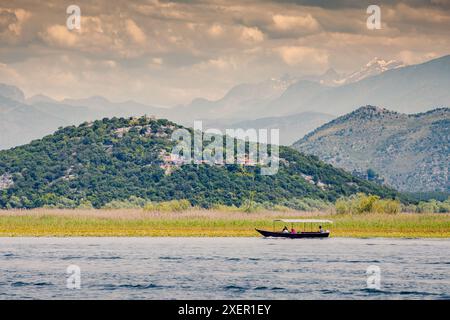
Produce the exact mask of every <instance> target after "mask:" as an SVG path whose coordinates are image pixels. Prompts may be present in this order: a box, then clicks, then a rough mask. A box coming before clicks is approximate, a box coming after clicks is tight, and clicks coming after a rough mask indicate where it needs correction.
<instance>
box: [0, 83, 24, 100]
mask: <svg viewBox="0 0 450 320" xmlns="http://www.w3.org/2000/svg"><path fill="white" fill-rule="evenodd" d="M0 96H2V97H5V98H8V99H12V100H15V101H18V102H21V103H23V102H24V101H25V94H24V93H23V91H22V90H20V89H19V88H17V87H16V86H11V85H7V84H4V83H0Z"/></svg>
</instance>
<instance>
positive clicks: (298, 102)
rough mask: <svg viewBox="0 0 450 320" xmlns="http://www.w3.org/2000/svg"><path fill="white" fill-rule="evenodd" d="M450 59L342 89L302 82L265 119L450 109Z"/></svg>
mask: <svg viewBox="0 0 450 320" xmlns="http://www.w3.org/2000/svg"><path fill="white" fill-rule="evenodd" d="M449 88H450V55H448V56H445V57H442V58H438V59H435V60H431V61H428V62H425V63H422V64H418V65H412V66H406V67H398V68H395V69H391V70H388V71H385V72H383V73H381V74H378V75H376V76H372V77H368V78H364V79H363V80H361V81H357V82H354V83H350V84H346V85H342V86H339V87H328V86H323V85H321V84H319V83H315V82H311V81H304V80H303V81H299V82H297V83H295V84H293V85H292V86H290V87H289V88H288V89H287V90H286V91H285V92H284V93H283V94H282V95H281V96H280V97H279V98H278V99H275V100H274V101H272V102H271V103H269V104H268V105H267V106H265V107H264V109H263V110H261V113H263V114H264V115H265V116H274V115H277V116H280V115H288V114H294V113H300V112H305V111H315V112H323V113H329V114H334V115H343V114H345V113H348V112H350V111H352V110H353V108H354V106H355V105H367V104H370V105H378V106H390V108H391V109H392V110H394V111H397V112H403V113H417V112H423V111H426V110H429V109H430V108H433V107H445V106H450V90H449Z"/></svg>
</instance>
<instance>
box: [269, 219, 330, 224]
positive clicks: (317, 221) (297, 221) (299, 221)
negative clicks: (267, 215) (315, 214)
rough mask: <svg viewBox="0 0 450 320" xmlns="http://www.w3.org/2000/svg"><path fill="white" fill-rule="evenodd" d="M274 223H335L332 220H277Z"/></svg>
mask: <svg viewBox="0 0 450 320" xmlns="http://www.w3.org/2000/svg"><path fill="white" fill-rule="evenodd" d="M273 221H274V222H276V221H279V222H286V223H333V221H331V220H320V219H276V220H273Z"/></svg>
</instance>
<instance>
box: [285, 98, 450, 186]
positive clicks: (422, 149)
mask: <svg viewBox="0 0 450 320" xmlns="http://www.w3.org/2000/svg"><path fill="white" fill-rule="evenodd" d="M293 147H294V148H295V149H297V150H299V151H301V152H304V153H307V154H313V155H316V156H318V157H319V158H320V159H321V160H323V161H326V162H327V163H330V164H332V165H334V166H336V167H340V168H344V169H345V170H348V171H350V172H352V171H355V172H356V173H357V174H363V175H364V174H366V173H367V171H368V170H369V171H372V172H375V173H377V174H379V175H380V178H381V180H384V181H383V182H384V183H386V184H387V185H390V186H392V187H394V188H396V189H397V190H401V191H412V192H423V191H443V192H450V182H449V167H450V165H449V164H450V109H449V108H440V109H435V110H431V111H428V112H425V113H418V114H403V113H398V112H394V111H389V110H387V109H384V108H378V107H373V106H366V107H362V108H359V109H357V110H356V111H353V112H351V113H349V114H347V115H345V116H342V117H339V118H337V119H335V120H333V121H331V122H329V123H327V124H325V125H323V126H321V127H319V128H317V129H316V130H314V131H313V132H311V133H309V134H307V135H306V136H305V137H303V138H302V139H301V140H299V141H297V142H296V143H294V145H293ZM372 175H373V173H372Z"/></svg>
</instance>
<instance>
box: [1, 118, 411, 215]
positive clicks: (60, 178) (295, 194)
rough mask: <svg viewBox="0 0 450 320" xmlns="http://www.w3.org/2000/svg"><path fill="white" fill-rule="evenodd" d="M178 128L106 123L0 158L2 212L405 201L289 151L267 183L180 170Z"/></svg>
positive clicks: (203, 168) (208, 169) (235, 174)
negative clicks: (119, 204) (365, 198)
mask: <svg viewBox="0 0 450 320" xmlns="http://www.w3.org/2000/svg"><path fill="white" fill-rule="evenodd" d="M177 128H180V127H179V126H178V125H176V124H174V123H172V122H169V121H167V120H155V119H151V118H147V117H141V118H129V119H123V118H114V119H109V120H108V119H103V120H99V121H95V122H90V123H83V124H82V125H80V126H78V127H75V126H69V127H66V128H61V129H60V130H58V131H57V132H56V133H55V134H52V135H49V136H47V137H45V138H43V139H41V140H36V141H33V142H32V143H31V144H28V145H25V146H21V147H17V148H13V149H10V150H4V151H0V181H2V183H1V184H0V190H1V191H2V192H0V207H1V208H11V207H12V208H34V207H42V206H56V207H66V208H73V207H76V206H78V205H80V204H82V203H86V202H90V203H91V204H92V205H93V206H95V207H102V206H103V205H105V204H106V203H108V202H110V201H113V200H124V199H128V198H130V197H131V196H136V197H140V198H144V199H147V200H151V201H165V200H172V199H188V200H189V201H190V202H191V203H192V204H194V205H199V206H202V207H210V206H212V205H215V204H225V205H236V206H240V205H242V204H243V203H244V202H245V201H247V200H248V199H250V198H253V199H254V201H256V202H258V203H263V202H270V203H271V204H284V205H287V206H294V207H295V203H296V199H297V200H299V199H301V198H304V197H308V198H311V199H316V200H323V201H334V200H336V199H337V198H338V197H340V196H345V195H350V194H354V193H357V192H365V193H372V194H377V195H380V196H382V197H400V198H402V197H403V196H402V195H401V194H398V193H397V192H396V191H394V190H392V189H388V188H385V187H381V186H379V185H376V184H374V183H371V182H368V181H366V180H363V179H360V178H357V177H354V176H352V175H351V174H349V173H347V172H345V171H343V170H341V169H336V168H334V167H332V166H331V165H328V164H325V163H323V162H321V161H319V160H318V159H317V158H316V157H313V156H305V155H302V154H300V153H299V152H297V151H295V150H293V149H291V148H288V147H281V148H280V169H279V171H278V173H277V174H275V175H269V176H263V175H260V168H259V167H258V166H242V165H238V164H227V165H209V164H200V165H194V164H189V163H188V164H177V163H174V162H172V161H171V160H170V157H169V160H167V157H166V155H167V154H168V153H169V152H170V151H171V150H172V148H173V146H174V142H173V141H171V139H170V137H171V134H172V132H173V130H175V129H177ZM191 132H192V131H191Z"/></svg>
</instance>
